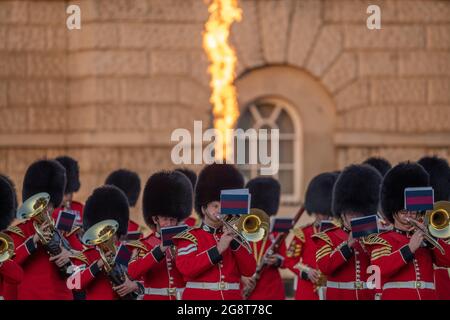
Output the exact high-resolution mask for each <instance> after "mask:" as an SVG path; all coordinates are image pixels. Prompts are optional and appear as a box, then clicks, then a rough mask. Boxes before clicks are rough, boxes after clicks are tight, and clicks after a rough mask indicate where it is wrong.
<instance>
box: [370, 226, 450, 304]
mask: <svg viewBox="0 0 450 320" xmlns="http://www.w3.org/2000/svg"><path fill="white" fill-rule="evenodd" d="M411 235H412V234H411V233H408V232H405V231H401V230H398V229H394V230H393V231H387V232H383V233H380V234H378V235H372V236H369V237H368V238H367V239H366V240H365V243H366V245H367V246H368V248H369V249H370V251H371V262H372V264H374V265H377V266H379V267H380V273H381V283H382V288H383V291H382V296H381V299H382V300H398V299H401V300H429V299H437V295H436V290H435V289H434V288H435V286H434V270H433V263H435V264H436V265H437V266H443V267H449V266H450V245H449V244H447V243H446V242H444V241H443V240H439V243H440V244H441V245H442V247H443V248H444V250H445V255H442V254H441V253H440V251H439V250H438V249H436V248H434V249H430V248H425V247H421V248H419V249H417V250H416V252H415V253H414V254H413V253H412V252H411V250H410V249H409V246H408V244H409V240H410V238H411Z"/></svg>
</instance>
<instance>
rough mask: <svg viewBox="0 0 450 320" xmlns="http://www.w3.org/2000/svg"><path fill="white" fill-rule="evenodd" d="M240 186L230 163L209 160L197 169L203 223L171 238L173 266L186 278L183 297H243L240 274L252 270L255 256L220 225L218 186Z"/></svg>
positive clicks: (197, 202) (197, 194) (197, 196)
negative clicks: (174, 254) (172, 243)
mask: <svg viewBox="0 0 450 320" xmlns="http://www.w3.org/2000/svg"><path fill="white" fill-rule="evenodd" d="M243 186H244V178H243V177H242V175H241V174H240V173H239V171H238V170H237V169H236V168H235V167H234V166H232V165H229V164H211V165H208V166H206V167H205V168H203V170H202V171H201V172H200V174H199V177H198V181H197V185H196V188H195V209H196V211H197V213H198V214H199V215H201V216H202V217H203V223H202V225H201V226H199V227H194V228H192V229H188V230H187V231H185V232H183V233H181V234H180V235H177V236H176V237H175V239H174V242H175V245H176V247H177V256H176V260H175V262H176V266H177V268H178V270H179V271H180V272H181V274H182V275H183V277H184V280H185V281H186V289H185V290H184V292H183V297H182V299H186V300H240V299H242V295H241V288H240V281H241V276H246V277H250V276H252V275H253V274H254V272H255V269H256V262H255V258H254V257H253V254H252V253H251V252H248V251H247V249H246V248H245V247H244V246H242V245H241V244H239V243H238V242H237V241H236V240H235V239H234V238H233V237H234V233H233V232H232V231H231V230H229V229H228V228H226V227H225V226H224V225H223V222H222V220H221V218H219V217H218V215H219V214H220V202H219V201H220V192H221V190H224V189H239V188H242V187H243Z"/></svg>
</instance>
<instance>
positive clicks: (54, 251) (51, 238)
mask: <svg viewBox="0 0 450 320" xmlns="http://www.w3.org/2000/svg"><path fill="white" fill-rule="evenodd" d="M49 203H50V195H49V194H48V193H46V192H41V193H37V194H35V195H33V196H31V197H30V198H28V199H27V200H26V201H25V202H24V203H23V204H22V205H21V206H20V208H19V209H18V210H17V218H18V219H24V220H25V219H33V227H34V230H35V232H36V234H37V235H38V237H39V241H40V242H41V243H42V245H43V247H44V249H45V251H46V252H47V253H48V254H49V255H50V256H56V255H58V254H60V253H61V251H62V250H61V247H60V246H61V244H62V245H63V246H64V247H65V248H66V249H67V250H70V246H69V244H68V243H67V241H66V240H65V239H64V238H63V236H62V235H61V234H60V233H59V231H58V230H57V229H56V227H55V223H54V221H53V219H52V217H51V216H50V213H49V207H48V206H49ZM44 224H47V231H48V234H49V235H48V236H46V235H45V234H44V231H45V230H43V229H42V225H44ZM71 266H72V264H71V263H70V262H68V263H66V264H65V265H64V266H62V267H61V268H60V272H61V274H62V275H63V276H65V277H66V276H69V274H70V272H69V270H71Z"/></svg>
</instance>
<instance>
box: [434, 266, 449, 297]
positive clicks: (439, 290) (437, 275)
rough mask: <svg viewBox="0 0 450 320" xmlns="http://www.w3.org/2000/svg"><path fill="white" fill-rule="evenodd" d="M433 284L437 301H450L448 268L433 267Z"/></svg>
mask: <svg viewBox="0 0 450 320" xmlns="http://www.w3.org/2000/svg"><path fill="white" fill-rule="evenodd" d="M434 283H435V284H436V294H437V297H438V299H439V300H450V268H444V267H435V268H434Z"/></svg>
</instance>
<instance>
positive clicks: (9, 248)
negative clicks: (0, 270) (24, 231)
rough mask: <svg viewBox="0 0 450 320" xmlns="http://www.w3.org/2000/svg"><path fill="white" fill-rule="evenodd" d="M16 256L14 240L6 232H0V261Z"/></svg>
mask: <svg viewBox="0 0 450 320" xmlns="http://www.w3.org/2000/svg"><path fill="white" fill-rule="evenodd" d="M13 256H14V241H13V240H12V239H11V237H10V236H8V235H7V234H6V233H3V232H0V263H2V262H4V261H6V260H8V259H11V258H12V257H13Z"/></svg>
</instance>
